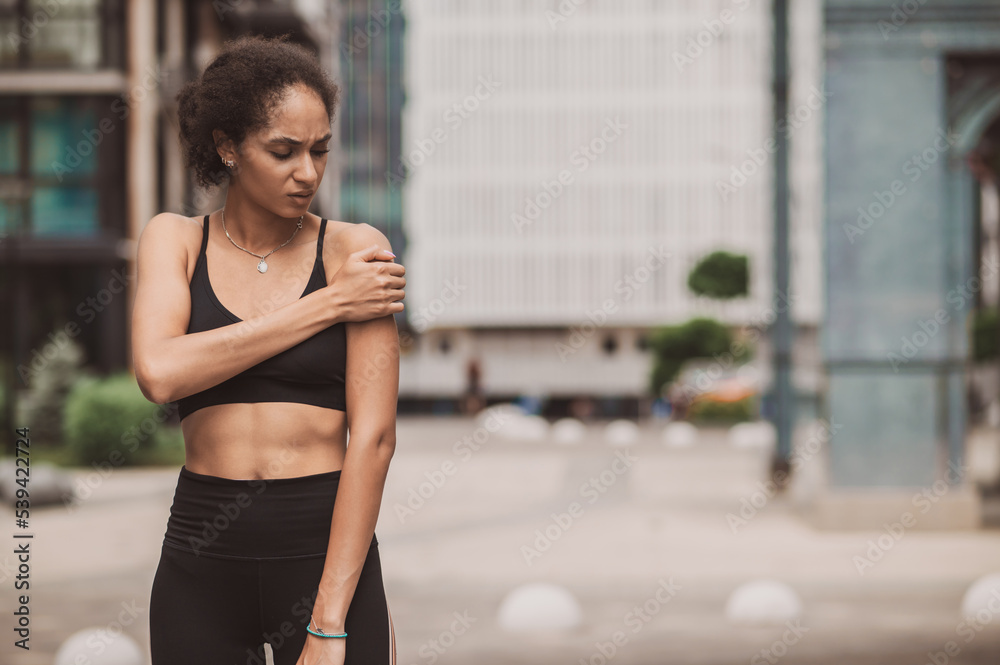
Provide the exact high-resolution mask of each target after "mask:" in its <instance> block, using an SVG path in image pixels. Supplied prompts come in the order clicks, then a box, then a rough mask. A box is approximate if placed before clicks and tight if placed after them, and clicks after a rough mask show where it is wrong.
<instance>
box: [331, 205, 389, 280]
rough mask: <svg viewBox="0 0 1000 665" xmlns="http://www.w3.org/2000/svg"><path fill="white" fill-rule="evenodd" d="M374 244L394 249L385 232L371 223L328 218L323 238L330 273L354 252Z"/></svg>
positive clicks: (334, 271)
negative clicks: (355, 222)
mask: <svg viewBox="0 0 1000 665" xmlns="http://www.w3.org/2000/svg"><path fill="white" fill-rule="evenodd" d="M373 245H378V246H379V247H381V248H382V249H388V250H392V247H391V246H390V245H389V239H388V238H386V237H385V234H384V233H382V232H381V231H379V230H378V229H376V228H375V227H374V226H372V225H371V224H367V223H364V222H362V223H360V224H352V223H350V222H338V221H335V220H332V219H331V220H327V225H326V236H325V237H324V240H323V261H324V263H326V264H327V265H328V266H329V267H330V268H332V270H331V271H328V272H329V274H331V275H332V274H334V273H336V271H337V270H338V269H339V268H340V266H341V265H343V263H344V261H346V260H347V257H348V256H350V255H351V254H353V253H354V252H357V251H359V250H362V249H365V248H367V247H371V246H373Z"/></svg>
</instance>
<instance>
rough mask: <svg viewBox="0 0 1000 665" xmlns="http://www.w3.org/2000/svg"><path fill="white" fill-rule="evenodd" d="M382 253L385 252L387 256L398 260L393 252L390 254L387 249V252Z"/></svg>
mask: <svg viewBox="0 0 1000 665" xmlns="http://www.w3.org/2000/svg"><path fill="white" fill-rule="evenodd" d="M382 251H384V252H385V253H386V254H388V255H389V256H391V257H392V258H396V255H395V254H393V253H392V252H390V251H389V250H387V249H386V250H382Z"/></svg>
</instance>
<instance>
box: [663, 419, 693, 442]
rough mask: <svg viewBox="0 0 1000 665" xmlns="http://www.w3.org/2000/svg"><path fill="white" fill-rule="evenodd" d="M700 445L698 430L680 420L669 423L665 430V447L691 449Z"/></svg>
mask: <svg viewBox="0 0 1000 665" xmlns="http://www.w3.org/2000/svg"><path fill="white" fill-rule="evenodd" d="M696 443H698V428H697V427H695V426H694V425H692V424H691V423H688V422H684V421H683V420H678V421H677V422H675V423H667V424H666V426H665V427H664V428H663V445H665V446H668V447H670V448H690V447H691V446H693V445H695V444H696Z"/></svg>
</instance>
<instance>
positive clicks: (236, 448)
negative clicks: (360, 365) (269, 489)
mask: <svg viewBox="0 0 1000 665" xmlns="http://www.w3.org/2000/svg"><path fill="white" fill-rule="evenodd" d="M346 415H347V414H346V413H344V412H343V411H337V410H335V409H327V408H323V407H318V406H313V405H311V404H297V403H291V402H258V403H253V404H247V403H239V404H217V405H214V406H207V407H203V408H201V409H198V410H197V411H195V412H194V413H192V414H190V415H188V416H187V417H186V418H184V420H182V421H181V431H182V432H183V434H184V450H185V461H184V466H185V467H187V469H188V471H192V472H194V473H200V474H204V475H209V476H219V477H221V478H235V479H240V480H256V479H259V478H296V477H299V476H308V475H313V474H317V473H326V472H329V471H336V470H338V469H341V468H343V466H344V455H345V454H346V452H347V418H346Z"/></svg>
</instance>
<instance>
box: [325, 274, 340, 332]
mask: <svg viewBox="0 0 1000 665" xmlns="http://www.w3.org/2000/svg"><path fill="white" fill-rule="evenodd" d="M323 292H325V295H326V300H325V301H323V312H322V315H321V319H322V321H323V323H324V324H326V325H327V326H332V325H335V324H337V323H340V322H341V321H344V320H345V319H344V301H343V298H341V297H340V289H339V287H338V286H337V284H336V282H330V284H328V285H327V287H326V288H325V289H323Z"/></svg>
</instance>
